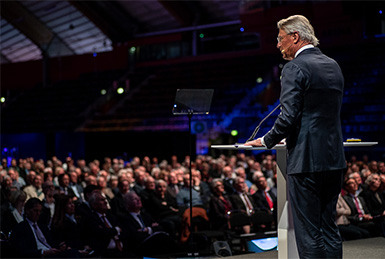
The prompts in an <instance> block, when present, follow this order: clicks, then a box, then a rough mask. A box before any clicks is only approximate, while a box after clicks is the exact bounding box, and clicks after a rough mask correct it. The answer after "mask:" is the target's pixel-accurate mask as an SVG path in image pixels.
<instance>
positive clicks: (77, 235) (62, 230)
mask: <svg viewBox="0 0 385 259" xmlns="http://www.w3.org/2000/svg"><path fill="white" fill-rule="evenodd" d="M51 233H52V237H53V239H54V240H55V242H56V243H60V242H63V241H64V242H66V244H67V246H69V247H72V248H76V249H79V250H82V249H84V245H86V244H85V243H84V242H83V240H82V237H81V228H80V224H79V222H78V221H76V222H73V221H72V220H70V219H69V218H67V217H66V216H65V217H64V220H63V224H62V225H61V226H55V225H54V224H52V225H51Z"/></svg>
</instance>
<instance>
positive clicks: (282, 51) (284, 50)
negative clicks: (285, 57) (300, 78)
mask: <svg viewBox="0 0 385 259" xmlns="http://www.w3.org/2000/svg"><path fill="white" fill-rule="evenodd" d="M291 46H293V43H292V44H290V46H289V47H287V48H286V49H283V50H281V53H282V54H283V53H284V52H286V50H288V49H289V48H291Z"/></svg>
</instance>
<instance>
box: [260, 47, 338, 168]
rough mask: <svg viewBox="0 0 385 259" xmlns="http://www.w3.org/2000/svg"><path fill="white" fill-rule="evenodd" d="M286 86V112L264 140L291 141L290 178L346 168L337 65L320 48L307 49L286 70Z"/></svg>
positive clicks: (270, 142) (271, 142)
mask: <svg viewBox="0 0 385 259" xmlns="http://www.w3.org/2000/svg"><path fill="white" fill-rule="evenodd" d="M281 85H282V89H281V95H280V102H281V105H282V107H281V113H280V114H279V115H278V118H277V120H276V121H275V123H274V126H273V128H272V129H271V130H270V131H269V132H268V133H267V134H266V135H265V136H264V141H265V144H266V146H267V147H268V148H272V147H273V146H274V145H276V144H277V143H279V142H280V141H281V140H282V139H284V138H286V145H287V150H288V159H287V172H288V174H296V173H303V172H308V173H312V172H320V171H331V170H339V169H343V168H345V154H344V148H343V138H342V130H341V121H340V109H341V104H342V97H343V88H344V78H343V75H342V72H341V69H340V67H339V66H338V64H337V63H336V62H335V61H334V60H333V59H331V58H329V57H327V56H325V55H324V54H322V52H321V51H320V50H319V49H318V48H310V49H306V50H304V51H302V52H301V53H300V54H299V55H298V56H297V57H296V58H295V59H293V60H291V61H290V62H288V63H287V64H286V65H285V66H284V68H283V70H282V79H281Z"/></svg>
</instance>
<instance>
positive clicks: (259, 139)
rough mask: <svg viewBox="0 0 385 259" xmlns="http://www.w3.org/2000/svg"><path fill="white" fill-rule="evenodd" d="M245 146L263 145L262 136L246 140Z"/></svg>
mask: <svg viewBox="0 0 385 259" xmlns="http://www.w3.org/2000/svg"><path fill="white" fill-rule="evenodd" d="M245 146H253V147H263V145H262V141H261V138H257V139H254V140H252V141H249V142H246V143H245Z"/></svg>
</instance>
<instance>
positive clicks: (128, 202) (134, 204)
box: [123, 192, 142, 213]
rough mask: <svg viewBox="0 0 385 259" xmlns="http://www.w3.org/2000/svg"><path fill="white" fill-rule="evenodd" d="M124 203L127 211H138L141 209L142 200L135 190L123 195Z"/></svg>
mask: <svg viewBox="0 0 385 259" xmlns="http://www.w3.org/2000/svg"><path fill="white" fill-rule="evenodd" d="M123 200H124V205H125V206H126V209H127V211H129V212H135V213H139V212H140V210H141V209H142V200H141V199H140V197H139V196H138V195H137V194H136V193H135V192H129V193H126V194H125V195H124V196H123Z"/></svg>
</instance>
